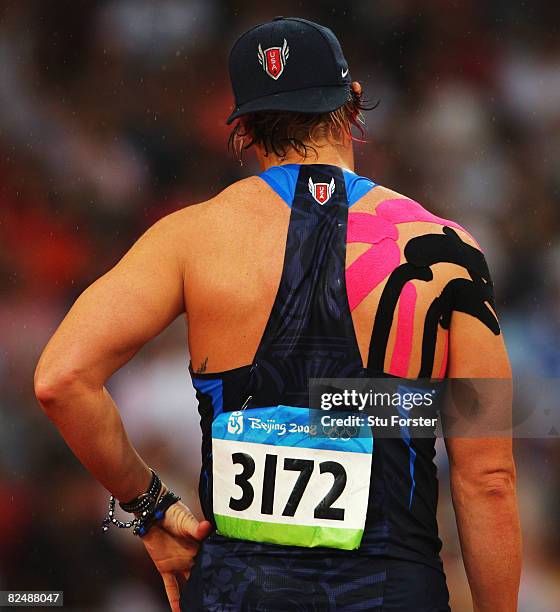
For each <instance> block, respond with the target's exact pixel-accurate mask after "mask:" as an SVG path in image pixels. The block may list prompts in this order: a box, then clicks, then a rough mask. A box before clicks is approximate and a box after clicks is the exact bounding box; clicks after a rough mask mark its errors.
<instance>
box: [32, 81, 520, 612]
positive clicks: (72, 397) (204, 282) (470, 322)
mask: <svg viewBox="0 0 560 612" xmlns="http://www.w3.org/2000/svg"><path fill="white" fill-rule="evenodd" d="M353 87H354V89H355V90H356V91H360V89H361V88H360V85H359V84H358V83H354V84H353ZM320 145H321V146H320V147H319V148H318V155H317V157H311V158H308V159H301V158H300V157H299V156H298V155H297V154H295V153H291V154H290V155H288V156H287V157H286V158H285V159H278V158H276V157H274V156H273V155H269V156H268V157H267V156H265V154H264V152H263V151H262V150H261V149H259V148H258V147H257V149H256V155H257V158H258V160H259V162H260V165H261V168H262V169H263V170H265V169H266V168H268V167H270V166H272V165H280V164H283V163H323V164H333V165H337V166H342V167H345V168H349V169H353V166H354V158H353V151H352V142H351V140H350V139H349V138H344V139H343V141H342V142H341V143H340V144H337V145H334V144H332V143H331V142H329V141H323V142H321V143H320ZM394 197H402V196H399V194H395V193H394V192H391V191H390V190H388V189H384V188H382V187H378V188H376V189H374V190H372V192H370V194H368V195H367V196H365V197H364V198H362V200H361V201H360V202H358V203H357V204H356V210H360V211H362V212H369V213H374V212H375V208H376V206H377V205H378V204H379V203H380V202H381V201H383V200H386V199H388V198H394ZM353 210H354V209H353ZM288 223H289V209H288V207H287V206H285V204H284V203H283V202H282V201H281V200H280V198H279V197H278V196H277V195H276V194H275V193H274V192H273V191H272V190H271V189H270V188H269V187H268V186H267V185H266V184H265V183H264V182H263V181H261V180H260V179H258V178H256V177H251V178H248V179H245V180H242V181H239V182H238V183H235V184H234V185H231V186H230V187H228V188H227V189H225V190H224V191H223V192H222V193H220V194H219V195H217V196H216V197H215V198H213V199H211V200H209V201H207V202H204V203H201V204H199V205H197V206H192V207H187V208H184V209H181V210H179V211H177V212H175V213H172V214H171V215H169V216H167V217H165V218H163V219H162V220H160V221H158V222H157V223H156V224H155V225H154V226H152V227H151V228H150V229H149V230H148V231H147V232H146V233H145V234H144V235H143V236H142V237H141V238H140V239H139V240H138V241H137V242H136V243H135V244H134V245H133V246H132V248H131V249H130V250H129V251H128V253H126V255H125V256H124V257H123V258H122V260H121V261H120V262H119V263H118V264H117V265H116V266H115V267H114V268H113V269H112V270H110V271H109V272H107V273H106V274H105V275H104V276H102V277H101V278H100V279H98V280H97V281H96V282H95V283H93V284H92V285H91V286H90V287H89V288H88V289H87V290H86V291H85V292H84V293H83V294H82V295H81V296H80V297H79V298H78V300H77V301H76V303H75V304H74V305H73V306H72V308H71V310H70V312H69V313H68V314H67V316H66V317H65V319H64V320H63V322H62V323H61V325H60V327H59V328H58V329H57V331H56V332H55V334H54V335H53V337H52V338H51V340H50V341H49V343H48V344H47V346H46V348H45V349H44V351H43V354H42V356H41V358H40V360H39V363H38V365H37V369H36V373H35V392H36V396H37V399H38V401H39V403H40V405H41V407H42V408H43V410H44V411H45V413H46V414H47V415H48V417H49V418H50V419H51V421H52V422H53V423H54V424H55V425H56V427H57V428H58V430H59V432H60V434H61V435H62V436H63V438H64V439H65V440H66V442H67V444H68V445H69V446H70V448H71V449H72V451H73V452H74V453H75V455H76V456H77V457H78V459H79V460H80V461H81V462H82V463H83V464H84V466H85V467H86V468H87V469H88V470H89V471H90V472H91V473H92V475H93V476H94V477H95V478H96V479H97V480H98V481H99V482H100V483H101V484H102V485H103V486H104V487H106V488H107V489H108V490H109V491H110V492H111V493H112V494H113V495H115V497H116V498H117V499H119V500H124V501H128V500H130V499H132V498H134V497H136V496H137V495H139V494H140V493H142V492H144V491H145V490H146V489H147V487H148V484H149V481H150V472H149V470H148V467H147V464H146V463H145V462H144V461H143V459H142V458H141V457H140V456H139V455H138V453H137V452H136V450H135V449H134V447H133V445H132V444H131V442H130V440H129V438H128V436H127V434H126V431H125V430H124V427H123V423H122V421H121V418H120V416H119V412H118V410H117V407H116V406H115V403H114V402H113V400H112V399H111V397H110V395H109V394H108V392H107V390H106V389H105V383H106V381H107V380H108V379H109V378H110V376H111V375H112V374H113V373H114V372H116V371H117V370H118V369H119V368H121V367H122V366H123V365H124V364H125V363H127V362H128V361H129V360H130V359H131V358H132V357H133V356H134V355H135V354H136V352H137V351H138V350H139V349H140V348H141V347H142V346H143V345H144V344H145V343H146V342H148V341H149V340H150V339H152V338H154V337H155V336H157V335H158V334H159V333H160V332H161V331H162V330H163V329H165V328H166V327H167V326H168V325H169V324H170V323H171V322H172V321H173V320H174V319H176V318H177V317H178V316H185V317H188V343H189V350H190V354H191V358H192V365H193V368H194V369H195V370H198V369H204V371H206V372H217V371H222V370H227V369H231V368H236V367H239V366H243V365H246V364H248V363H251V361H252V359H253V356H254V354H255V351H256V348H257V346H258V343H259V340H260V338H261V336H262V333H263V330H264V327H265V325H266V322H267V318H268V315H269V313H270V310H271V308H272V304H273V301H274V298H275V295H276V290H277V287H278V283H279V279H280V274H281V271H282V263H283V252H284V245H285V239H286V232H287V228H288ZM417 225H418V224H414V223H411V224H405V225H403V226H402V228H401V229H400V236H399V246H400V247H401V248H402V247H403V246H404V244H406V242H407V241H408V240H409V239H410V238H411V237H413V236H414V235H416V234H421V233H426V231H427V230H428V231H433V232H441V227H439V226H435V225H434V226H433V227H431V225H430V224H425V223H424V224H423V226H422V227H421V228H419V227H416V226H417ZM459 233H460V234H461V238H462V239H464V240H466V241H471V242H472V239H471V238H470V237H468V235H466V234H465V233H461V232H459ZM365 248H366V247H365V245H360V244H352V245H348V252H347V265H350V264H351V263H352V261H353V260H354V259H355V258H356V257H358V256H359V255H360V253H361V252H363V251H364V249H365ZM438 270H439V272H438V278H437V279H436V281H434V282H433V283H431V284H426V285H427V286H428V287H429V288H427V289H426V290H425V291H424V293H421V294H419V299H418V304H419V306H418V307H419V309H420V310H421V309H422V308H423V307H424V306H425V307H426V308H427V306H428V305H429V303H430V302H431V300H432V299H433V298H434V297H435V295H436V294H437V292H438V291H439V290H441V287H442V286H443V284H444V283H445V282H446V281H447V280H448V279H449V278H451V277H453V276H455V277H456V276H457V275H458V274H459V273H458V271H457V269H456V267H454V266H451V265H449V266H448V265H446V264H440V267H439V268H438ZM462 274H463V276H466V273H462ZM459 275H460V274H459ZM381 289H382V285H381V286H380V287H379V288H376V289H375V290H374V291H372V293H371V295H369V296H368V297H367V298H366V299H365V300H364V301H363V302H362V304H360V306H359V307H357V308H356V309H355V310H354V311H353V313H352V319H353V323H354V327H355V330H356V335H357V338H358V343H359V346H360V351H361V354H362V358H363V359H364V361H365V360H366V358H367V348H368V343H369V337H370V336H371V330H372V325H373V315H374V312H375V309H376V307H377V303H378V299H379V295H380V291H381ZM248 312H250V313H251V316H250V317H248V316H247V313H248ZM393 341H394V338H393V335H392V336H391V338H390V343H389V346H388V350H387V357H386V366H387V367H388V366H389V363H390V357H391V350H392V342H393ZM232 347H234V349H232ZM442 354H443V338H441V339H440V338H438V344H437V348H436V364H435V365H434V372H437V371H439V365H440V364H439V363H437V362H438V360H439V361H441V359H442ZM419 359H420V345H419V342H416V343H415V345H414V346H413V349H412V355H411V368H414V367H416V366H417V364H418V363H419ZM448 375H449V376H453V377H470V376H472V377H495V378H505V379H509V378H510V376H511V373H510V368H509V363H508V358H507V354H506V350H505V347H504V344H503V339H502V337H501V336H494V335H493V334H492V333H491V332H490V331H489V330H488V329H487V328H486V327H485V326H484V325H483V324H482V323H480V322H479V321H478V320H476V319H474V318H472V317H469V316H468V315H463V314H461V313H457V316H455V315H454V316H453V318H452V323H451V329H450V343H449V370H448ZM446 444H447V450H448V453H449V459H450V465H451V486H452V494H453V502H454V506H455V511H456V516H457V524H458V529H459V534H460V539H461V546H462V550H463V557H464V562H465V567H466V570H467V575H468V579H469V583H470V586H471V591H472V596H473V605H474V608H475V610H477V611H481V612H486V611H492V612H502V611H503V612H511V611H513V610H515V609H516V606H517V604H516V602H517V592H518V587H519V576H520V566H521V561H520V559H521V544H520V531H519V520H518V515H517V503H516V498H515V468H514V463H513V456H512V445H511V439H499V440H485V439H473V440H469V439H464V438H461V439H460V438H455V439H448V440H446ZM210 531H211V524H210V523H209V522H208V521H201V522H199V521H198V520H197V519H196V518H195V517H194V516H193V514H192V513H191V512H190V510H189V509H188V508H187V507H186V506H185V505H184V504H182V503H180V502H179V503H177V504H175V505H173V506H171V508H170V509H169V510H168V512H167V513H166V516H165V518H164V520H163V521H161V522H160V523H159V524H158V525H157V526H155V527H153V528H152V530H151V531H150V532H149V533H148V534H147V535H146V536H145V537H143V538H142V542H143V544H144V546H145V547H146V550H147V551H148V554H149V555H150V556H151V558H152V559H153V561H154V564H155V565H156V568H157V569H158V571H159V572H160V574H161V576H162V579H163V582H164V585H165V589H166V593H167V596H168V599H169V603H170V607H171V610H173V611H178V610H179V588H178V582H177V581H178V579H183V578H188V576H189V573H190V569H191V567H192V563H193V557H194V556H195V554H196V552H197V550H198V548H199V546H200V542H201V541H202V540H203V539H204V538H205V537H206V536H207V535H208V534H209V533H210Z"/></svg>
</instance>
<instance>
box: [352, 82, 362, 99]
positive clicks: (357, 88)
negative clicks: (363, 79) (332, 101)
mask: <svg viewBox="0 0 560 612" xmlns="http://www.w3.org/2000/svg"><path fill="white" fill-rule="evenodd" d="M352 91H353V92H354V93H355V94H356V95H358V96H359V95H360V94H361V93H362V85H361V84H360V83H359V82H358V81H352Z"/></svg>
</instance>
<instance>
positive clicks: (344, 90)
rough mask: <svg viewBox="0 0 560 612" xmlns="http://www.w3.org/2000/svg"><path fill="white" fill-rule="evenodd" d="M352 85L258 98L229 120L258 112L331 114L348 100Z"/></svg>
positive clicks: (234, 112)
mask: <svg viewBox="0 0 560 612" xmlns="http://www.w3.org/2000/svg"><path fill="white" fill-rule="evenodd" d="M349 93H350V85H349V84H346V83H345V84H344V85H329V86H326V87H308V88H307V89H297V90H294V91H284V92H281V93H277V94H272V95H270V96H264V97H262V98H257V99H255V100H251V101H249V102H245V104H241V105H239V106H237V107H236V108H235V109H234V111H233V113H231V115H230V116H229V117H228V118H227V121H226V123H227V124H228V125H229V124H230V123H231V122H232V121H234V120H235V119H237V118H238V117H241V116H243V115H247V114H248V113H255V112H258V111H291V112H294V113H330V112H331V111H334V110H336V109H337V108H340V107H341V106H342V105H343V104H344V103H345V102H346V101H347V100H348V95H349Z"/></svg>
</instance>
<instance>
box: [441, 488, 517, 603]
mask: <svg viewBox="0 0 560 612" xmlns="http://www.w3.org/2000/svg"><path fill="white" fill-rule="evenodd" d="M457 480H458V479H457ZM452 493H453V504H454V507H455V513H456V516H457V526H458V530H459V537H460V541H461V549H462V552H463V560H464V564H465V569H466V572H467V577H468V580H469V585H470V588H471V593H472V598H473V606H474V610H475V612H515V610H517V596H518V591H519V580H520V574H521V532H520V525H519V516H518V510H517V499H516V494H515V485H514V482H513V479H509V478H505V479H503V478H500V479H498V480H496V481H493V482H492V481H489V482H488V483H487V484H486V485H483V486H480V485H479V484H477V485H469V484H466V483H457V482H455V483H452Z"/></svg>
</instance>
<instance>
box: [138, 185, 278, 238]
mask: <svg viewBox="0 0 560 612" xmlns="http://www.w3.org/2000/svg"><path fill="white" fill-rule="evenodd" d="M266 190H267V187H266V185H265V183H264V182H263V181H261V180H259V179H258V177H256V176H251V177H248V178H245V179H242V180H239V181H236V182H235V183H232V184H231V185H229V186H228V187H226V188H225V189H223V190H222V191H221V192H219V193H218V194H216V195H215V196H214V197H212V198H210V199H208V200H205V201H202V202H197V203H193V204H188V205H186V206H184V207H182V208H179V209H178V210H176V211H174V212H172V213H169V214H167V215H165V216H164V217H162V218H161V219H159V220H158V221H156V222H155V223H154V224H153V225H152V226H151V227H150V228H149V229H148V231H147V232H146V233H147V234H152V235H154V236H156V235H157V236H158V237H160V238H161V239H166V240H170V239H173V238H178V239H180V240H181V241H182V242H184V241H185V238H186V237H188V236H190V235H194V234H199V233H200V232H201V231H206V230H212V231H213V232H219V231H220V228H227V227H228V226H231V222H232V221H234V220H235V219H236V218H237V219H239V217H240V216H243V214H244V213H246V212H248V211H249V210H250V208H251V205H254V202H255V201H258V200H259V196H260V195H261V194H262V193H264V192H265V191H266Z"/></svg>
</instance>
